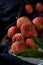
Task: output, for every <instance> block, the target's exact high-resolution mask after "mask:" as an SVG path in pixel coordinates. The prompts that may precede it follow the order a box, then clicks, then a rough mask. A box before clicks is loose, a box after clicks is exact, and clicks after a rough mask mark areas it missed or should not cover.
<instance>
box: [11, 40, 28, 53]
mask: <svg viewBox="0 0 43 65" xmlns="http://www.w3.org/2000/svg"><path fill="white" fill-rule="evenodd" d="M11 48H12V52H13V53H15V54H18V53H20V52H21V51H22V50H25V49H28V47H27V46H26V44H25V42H24V41H17V42H15V43H13V44H12V46H11Z"/></svg>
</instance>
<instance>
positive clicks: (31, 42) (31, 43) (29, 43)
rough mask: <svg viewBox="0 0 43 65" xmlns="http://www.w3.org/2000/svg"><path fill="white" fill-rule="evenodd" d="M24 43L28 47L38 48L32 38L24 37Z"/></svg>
mask: <svg viewBox="0 0 43 65" xmlns="http://www.w3.org/2000/svg"><path fill="white" fill-rule="evenodd" d="M26 44H27V46H28V47H29V48H32V49H38V47H37V46H36V44H35V42H34V40H33V39H32V38H28V39H26Z"/></svg>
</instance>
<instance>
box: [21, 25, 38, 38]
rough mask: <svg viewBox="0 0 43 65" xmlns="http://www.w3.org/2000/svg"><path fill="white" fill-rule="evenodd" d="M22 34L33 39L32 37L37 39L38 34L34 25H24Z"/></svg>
mask: <svg viewBox="0 0 43 65" xmlns="http://www.w3.org/2000/svg"><path fill="white" fill-rule="evenodd" d="M21 33H22V35H23V36H24V37H26V38H28V37H32V36H36V37H37V32H36V29H35V27H34V25H33V24H23V25H22V26H21Z"/></svg>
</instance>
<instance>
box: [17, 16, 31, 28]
mask: <svg viewBox="0 0 43 65" xmlns="http://www.w3.org/2000/svg"><path fill="white" fill-rule="evenodd" d="M29 23H31V20H30V19H29V18H28V17H25V16H24V17H20V18H18V19H17V27H18V28H19V29H20V28H21V26H22V25H23V24H29Z"/></svg>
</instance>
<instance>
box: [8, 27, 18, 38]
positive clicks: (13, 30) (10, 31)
mask: <svg viewBox="0 0 43 65" xmlns="http://www.w3.org/2000/svg"><path fill="white" fill-rule="evenodd" d="M16 33H18V28H17V26H11V27H10V28H9V29H8V32H7V35H8V37H9V38H12V37H13V35H14V34H16Z"/></svg>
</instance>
